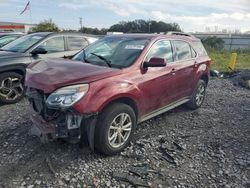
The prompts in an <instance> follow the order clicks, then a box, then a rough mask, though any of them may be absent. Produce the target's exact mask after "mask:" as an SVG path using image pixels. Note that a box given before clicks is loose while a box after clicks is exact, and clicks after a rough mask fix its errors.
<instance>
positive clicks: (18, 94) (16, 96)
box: [0, 72, 25, 104]
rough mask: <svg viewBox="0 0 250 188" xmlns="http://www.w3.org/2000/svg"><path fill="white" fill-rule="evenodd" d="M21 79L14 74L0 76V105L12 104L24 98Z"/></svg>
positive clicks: (21, 77)
mask: <svg viewBox="0 0 250 188" xmlns="http://www.w3.org/2000/svg"><path fill="white" fill-rule="evenodd" d="M23 78H24V77H23V76H22V75H20V74H18V73H15V72H6V73H2V74H0V103H4V104H13V103H16V102H18V101H20V100H21V99H22V98H23V97H24V94H25V89H24V85H23Z"/></svg>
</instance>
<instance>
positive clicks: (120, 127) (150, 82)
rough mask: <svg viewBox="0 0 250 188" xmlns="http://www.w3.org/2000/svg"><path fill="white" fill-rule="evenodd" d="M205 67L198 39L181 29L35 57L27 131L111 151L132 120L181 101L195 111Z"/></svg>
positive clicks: (124, 141) (126, 137)
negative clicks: (63, 55)
mask: <svg viewBox="0 0 250 188" xmlns="http://www.w3.org/2000/svg"><path fill="white" fill-rule="evenodd" d="M210 64H211V60H210V58H209V57H208V55H207V53H206V51H205V49H204V47H203V45H202V43H201V41H200V40H199V39H197V38H195V37H193V36H191V35H187V34H182V33H172V34H168V35H156V34H154V35H151V34H150V35H147V34H123V35H113V36H107V37H104V38H103V39H101V40H99V41H97V42H95V43H93V44H92V45H90V46H88V47H87V48H85V49H84V50H82V51H81V52H79V53H78V54H77V55H76V56H75V57H73V60H62V59H47V60H40V61H38V62H36V63H33V64H31V65H29V66H28V68H27V74H26V86H27V96H28V98H29V100H30V102H31V105H32V106H33V109H34V111H35V113H34V114H33V115H32V121H33V124H34V126H33V128H32V132H33V133H34V134H35V135H38V136H39V137H41V138H42V140H43V141H49V140H54V139H57V138H62V139H64V140H67V141H69V142H73V143H76V142H81V141H83V140H87V141H88V143H89V145H90V147H91V149H95V150H97V151H99V152H101V153H103V154H106V155H113V154H116V153H117V152H120V151H122V150H123V149H124V148H125V147H126V146H127V145H128V144H129V142H130V140H131V137H132V136H133V132H134V130H135V128H136V125H137V124H138V123H140V122H143V121H145V120H147V119H150V118H152V117H154V116H157V115H159V114H162V113H164V112H166V111H168V110H170V109H172V108H175V107H177V106H179V105H182V104H184V103H186V104H187V106H189V107H190V108H192V109H196V108H199V107H200V106H201V105H202V103H203V100H204V97H205V91H206V86H207V83H208V79H209V67H210Z"/></svg>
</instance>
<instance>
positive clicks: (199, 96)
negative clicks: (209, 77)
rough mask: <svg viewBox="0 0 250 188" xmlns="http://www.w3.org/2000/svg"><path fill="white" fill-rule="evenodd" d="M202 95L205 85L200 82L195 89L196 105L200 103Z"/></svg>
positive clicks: (203, 94)
mask: <svg viewBox="0 0 250 188" xmlns="http://www.w3.org/2000/svg"><path fill="white" fill-rule="evenodd" d="M204 97H205V86H204V85H203V84H201V85H200V86H199V87H198V89H197V93H196V97H195V100H196V104H197V106H200V105H201V104H202V102H203V100H204Z"/></svg>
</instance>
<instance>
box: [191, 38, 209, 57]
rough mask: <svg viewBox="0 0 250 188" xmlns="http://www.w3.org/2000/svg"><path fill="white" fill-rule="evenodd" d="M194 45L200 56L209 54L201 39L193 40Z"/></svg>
mask: <svg viewBox="0 0 250 188" xmlns="http://www.w3.org/2000/svg"><path fill="white" fill-rule="evenodd" d="M193 47H194V49H195V51H196V52H197V53H198V55H199V56H207V52H206V50H205V48H204V46H203V44H202V43H201V41H197V42H193Z"/></svg>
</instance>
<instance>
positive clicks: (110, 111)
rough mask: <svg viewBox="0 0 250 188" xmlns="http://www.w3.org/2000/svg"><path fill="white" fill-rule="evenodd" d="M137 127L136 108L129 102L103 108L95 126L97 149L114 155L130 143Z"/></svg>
mask: <svg viewBox="0 0 250 188" xmlns="http://www.w3.org/2000/svg"><path fill="white" fill-rule="evenodd" d="M135 127H136V116H135V112H134V110H133V109H132V108H131V107H130V106H129V105H127V104H123V103H114V104H111V105H110V106H108V107H107V108H105V109H104V110H103V112H102V113H101V114H100V117H99V118H98V122H97V125H96V128H95V149H96V150H97V151H98V152H100V153H102V154H105V155H114V154H116V153H119V152H121V151H123V150H124V148H125V147H127V145H128V144H129V142H130V140H131V137H132V135H133V132H134V130H135Z"/></svg>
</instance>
